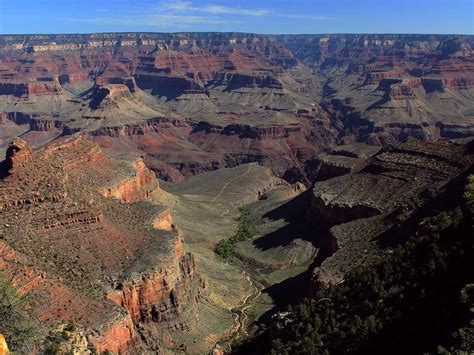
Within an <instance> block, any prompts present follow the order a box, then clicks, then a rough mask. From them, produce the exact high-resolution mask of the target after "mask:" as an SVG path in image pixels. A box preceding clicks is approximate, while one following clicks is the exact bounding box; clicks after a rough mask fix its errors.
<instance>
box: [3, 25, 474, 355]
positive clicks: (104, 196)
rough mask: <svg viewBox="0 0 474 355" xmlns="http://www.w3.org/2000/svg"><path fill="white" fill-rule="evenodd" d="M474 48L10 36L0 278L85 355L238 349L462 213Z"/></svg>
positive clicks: (283, 38) (355, 39) (364, 39)
mask: <svg viewBox="0 0 474 355" xmlns="http://www.w3.org/2000/svg"><path fill="white" fill-rule="evenodd" d="M473 45H474V36H454V35H390V34H384V35H382V34H381V35H376V34H370V35H363V34H358V35H350V34H330V35H256V34H245V33H166V34H165V33H99V34H87V35H86V34H83V35H82V34H74V35H0V272H1V274H2V275H5V276H6V278H8V279H9V280H11V281H12V283H13V285H14V286H15V287H16V288H17V289H18V292H19V293H20V294H22V295H25V294H34V295H37V296H38V299H39V304H38V305H37V306H35V308H34V312H33V313H34V316H35V318H36V319H37V320H38V322H39V323H40V324H41V325H42V326H43V327H44V328H45V329H46V330H45V331H47V332H49V337H50V338H48V339H54V337H52V336H51V334H52V333H51V332H54V331H59V333H60V334H66V335H67V336H66V338H68V339H69V340H68V341H70V342H75V343H77V344H79V345H77V344H76V345H74V346H76V347H80V348H81V349H82V350H81V351H83V352H84V353H93V352H94V351H96V352H98V353H106V352H108V351H111V352H113V353H118V354H126V353H149V352H155V353H190V354H198V353H208V352H210V351H211V352H213V353H215V354H220V353H222V352H224V351H225V352H228V351H231V350H232V347H233V346H234V345H235V342H238V341H242V339H245V338H247V337H249V336H253V335H255V334H258V333H259V332H260V331H261V330H262V329H264V328H265V327H266V326H267V325H268V324H271V322H272V321H273V320H274V319H275V317H277V316H278V315H280V314H281V312H283V311H285V310H286V309H287V306H288V305H293V306H294V305H296V304H298V303H299V302H300V301H302V300H303V299H304V298H305V297H308V296H311V295H313V294H314V292H315V290H317V289H318V288H319V287H321V285H326V284H339V283H343V282H344V280H345V277H346V275H347V274H348V273H349V272H350V271H351V270H354V269H355V268H359V267H363V266H366V265H370V264H372V263H375V262H377V260H381V259H383V258H384V257H386V256H387V255H390V254H391V253H392V249H393V248H394V247H395V246H396V245H399V244H401V243H402V242H403V238H402V237H401V236H400V235H401V234H402V233H401V232H403V231H404V230H403V228H407V229H409V226H411V225H414V224H418V223H419V222H420V220H421V219H422V217H423V216H424V214H425V213H426V211H427V210H428V209H433V208H434V207H433V206H437V207H439V206H443V204H446V205H449V203H450V199H449V196H450V194H451V192H452V191H454V190H456V189H459V186H464V183H465V180H466V178H467V176H468V175H469V174H472V173H473V171H472V166H473V162H474V155H473V152H474V149H473V143H472V139H473V137H474V86H473V85H474V51H473V49H472V46H473ZM4 158H5V159H4ZM456 191H457V190H456ZM242 216H245V219H243V217H242ZM243 220H245V223H248V225H249V226H250V227H248V226H247V227H248V228H252V230H253V231H254V234H253V236H252V237H251V238H249V239H246V240H241V241H239V242H238V243H236V244H235V245H234V246H233V250H232V253H231V254H232V256H231V258H229V259H225V258H223V257H221V256H219V255H218V254H217V253H216V252H215V248H216V245H218V243H219V242H222V241H225V240H227V239H229V238H231V237H232V236H234V235H236V234H237V233H238V231H239V229H240V228H242V223H243ZM288 290H291V292H289V291H288ZM71 324H74V327H75V328H77V331H70V330H68V329H69V325H71ZM58 325H59V327H58ZM55 329H56V330H55ZM58 329H59V330H58ZM51 337H52V338H51ZM6 339H7V342H8V334H7V336H6ZM65 340H66V339H62V340H61V341H60V342H59V343H60V344H59V346H62V347H63V348H64V349H73V348H74V346H73V345H71V344H72V343H71V344H67V342H66V343H65V342H64V341H65ZM50 343H51V341H50ZM56 345H57V344H56ZM56 345H55V346H56ZM48 346H51V344H48V341H46V342H43V343H41V344H38V345H37V350H38V351H44V350H47V349H46V348H47V347H48ZM68 351H69V350H68Z"/></svg>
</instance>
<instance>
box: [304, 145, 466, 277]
mask: <svg viewBox="0 0 474 355" xmlns="http://www.w3.org/2000/svg"><path fill="white" fill-rule="evenodd" d="M473 162H474V156H473V154H472V151H470V150H469V149H468V147H467V146H465V145H460V144H455V143H451V142H448V141H438V142H435V143H427V142H421V141H416V140H410V141H408V142H406V143H403V144H400V145H397V146H394V147H390V148H387V149H385V150H382V151H380V152H379V153H377V154H376V155H375V156H374V157H373V158H371V159H370V160H369V162H368V164H367V165H366V166H365V167H364V168H363V169H361V170H360V171H359V172H355V173H352V174H347V175H344V176H340V177H335V178H332V179H329V180H327V181H322V182H317V183H316V184H315V185H314V188H313V190H312V194H310V199H309V200H310V203H309V208H308V214H307V219H308V221H309V223H312V224H313V226H314V229H315V235H314V238H315V241H316V242H317V243H319V244H320V245H322V246H323V248H326V251H325V252H326V254H327V255H331V256H330V257H329V258H328V259H326V260H325V261H324V262H323V263H322V265H321V267H318V268H316V269H315V275H316V278H317V279H319V280H320V281H325V282H339V281H341V280H342V279H343V278H344V272H345V271H344V270H349V269H352V268H354V267H357V265H362V264H363V263H365V262H367V260H369V259H373V258H377V257H379V256H380V255H382V254H383V251H382V250H381V247H380V245H379V244H378V242H379V241H378V238H379V236H381V235H382V234H383V233H384V232H385V231H387V230H388V229H389V228H391V227H392V226H393V225H394V224H396V223H400V222H401V221H403V220H406V219H407V218H409V217H410V216H411V215H412V214H413V213H415V211H417V210H418V209H420V208H422V207H423V205H424V204H425V203H427V202H428V201H430V200H431V199H433V198H434V197H436V196H437V195H438V194H439V193H440V192H441V191H442V190H443V189H444V187H445V185H446V184H447V183H448V182H450V181H451V180H453V179H454V178H456V177H457V176H460V175H462V174H463V173H465V172H466V171H467V170H468V169H469V168H470V167H471V165H472V163H473ZM400 237H401V238H402V237H403V236H400Z"/></svg>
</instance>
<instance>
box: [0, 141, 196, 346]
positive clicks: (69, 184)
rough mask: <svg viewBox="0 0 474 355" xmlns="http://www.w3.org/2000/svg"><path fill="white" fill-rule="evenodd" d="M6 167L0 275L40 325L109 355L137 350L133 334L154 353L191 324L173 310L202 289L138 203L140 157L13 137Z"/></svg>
mask: <svg viewBox="0 0 474 355" xmlns="http://www.w3.org/2000/svg"><path fill="white" fill-rule="evenodd" d="M7 162H9V163H8V164H9V166H11V168H10V169H9V170H8V175H7V176H5V177H4V178H3V179H0V220H1V221H2V223H1V225H0V235H2V241H1V243H0V271H1V272H2V273H4V274H5V275H7V276H9V277H10V276H11V277H12V278H13V281H14V283H15V284H16V285H17V286H18V287H19V288H20V290H21V292H24V293H27V292H32V291H34V292H38V293H39V294H41V295H42V298H41V302H40V304H39V306H38V307H37V308H36V311H37V316H38V317H39V318H40V319H41V320H43V321H44V322H45V323H46V324H53V323H54V322H58V321H59V322H64V323H66V322H72V323H75V324H76V325H77V327H78V328H80V329H81V331H83V332H84V335H85V336H86V337H87V339H88V341H89V342H90V344H92V345H93V346H94V347H95V348H96V350H97V351H105V350H106V349H108V350H110V351H113V352H115V353H126V352H133V351H134V350H133V349H136V348H140V349H142V350H146V349H147V346H148V345H147V344H145V343H143V341H142V339H141V337H140V336H139V331H138V328H139V327H147V329H150V330H154V331H155V332H156V334H160V336H158V335H157V336H156V337H155V338H154V341H155V344H156V346H158V347H160V346H163V342H164V339H165V335H166V336H172V334H173V331H185V330H184V329H182V328H181V327H179V326H178V325H179V324H182V323H189V324H193V322H194V321H196V319H195V317H194V316H193V315H189V314H187V313H186V312H183V310H184V309H188V308H189V309H192V308H193V307H194V306H195V304H196V302H198V301H199V299H200V297H201V295H202V294H203V292H204V285H205V282H204V280H203V279H202V278H201V276H200V275H199V273H198V272H197V270H196V266H195V264H194V260H193V257H192V255H190V254H189V253H187V252H185V251H184V250H183V249H184V248H183V243H182V240H181V237H180V236H179V234H178V233H177V232H176V231H175V230H173V229H172V228H171V226H170V225H168V224H167V222H168V221H171V217H170V216H169V211H168V214H166V210H163V208H162V207H159V206H157V205H154V204H152V203H150V202H146V201H145V200H146V197H147V196H148V194H149V193H151V192H152V191H153V190H155V189H158V188H159V187H158V184H157V182H156V178H155V176H154V174H153V173H152V172H151V171H150V170H148V169H147V168H146V167H145V165H144V163H143V161H142V160H141V159H139V158H137V157H131V156H127V157H122V158H113V157H111V156H109V155H108V154H106V153H104V152H103V151H102V150H101V149H100V148H99V147H98V146H97V145H96V144H94V143H92V142H90V141H88V140H86V139H85V138H83V137H82V136H76V137H72V138H68V139H60V140H57V141H55V142H53V143H50V144H48V145H46V146H45V147H43V148H41V149H39V150H36V151H32V150H31V148H29V147H28V146H27V145H26V143H25V142H24V141H22V140H20V139H16V140H14V141H13V142H12V144H11V145H10V148H9V150H8V159H7ZM124 202H127V203H124ZM158 221H159V222H158ZM157 227H159V228H157ZM19 235H21V236H22V237H21V238H18V236H19ZM158 330H159V331H158Z"/></svg>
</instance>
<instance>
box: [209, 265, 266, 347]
mask: <svg viewBox="0 0 474 355" xmlns="http://www.w3.org/2000/svg"><path fill="white" fill-rule="evenodd" d="M242 275H244V276H245V278H246V279H247V281H248V282H249V284H250V285H251V286H252V288H253V290H252V292H250V293H249V294H248V295H247V296H245V298H244V299H243V301H242V302H241V304H240V305H239V306H237V307H235V308H233V309H232V310H231V312H232V313H233V314H234V317H235V319H234V327H233V328H232V329H231V330H230V332H229V333H228V335H226V336H225V337H223V338H221V339H219V340H217V341H216V342H215V343H214V344H213V346H212V349H214V348H216V346H217V344H218V343H227V344H228V345H229V350H230V349H231V343H232V342H233V341H234V340H237V339H239V338H240V336H241V335H243V334H244V335H248V332H247V330H246V329H245V321H246V320H247V318H248V315H247V313H246V312H245V311H246V310H247V309H248V308H250V307H251V306H252V305H253V301H254V300H255V299H256V298H257V297H259V296H260V295H261V293H262V289H263V286H262V285H260V283H258V282H257V281H255V280H252V278H251V277H250V276H249V275H248V274H247V273H246V272H245V271H242Z"/></svg>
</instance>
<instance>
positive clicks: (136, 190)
mask: <svg viewBox="0 0 474 355" xmlns="http://www.w3.org/2000/svg"><path fill="white" fill-rule="evenodd" d="M133 169H134V170H135V175H134V176H131V177H126V178H125V179H124V180H122V181H119V182H117V183H115V184H113V185H112V186H109V187H107V188H105V189H104V190H103V192H102V194H103V196H104V197H115V198H118V199H121V200H123V201H125V202H134V201H138V200H143V199H145V198H147V197H148V196H149V195H150V194H151V193H152V192H153V191H154V190H155V189H157V188H158V181H157V180H156V176H155V174H153V172H151V171H150V170H148V168H147V167H146V166H145V164H144V162H143V160H141V159H140V160H137V161H135V162H134V163H133Z"/></svg>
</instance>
